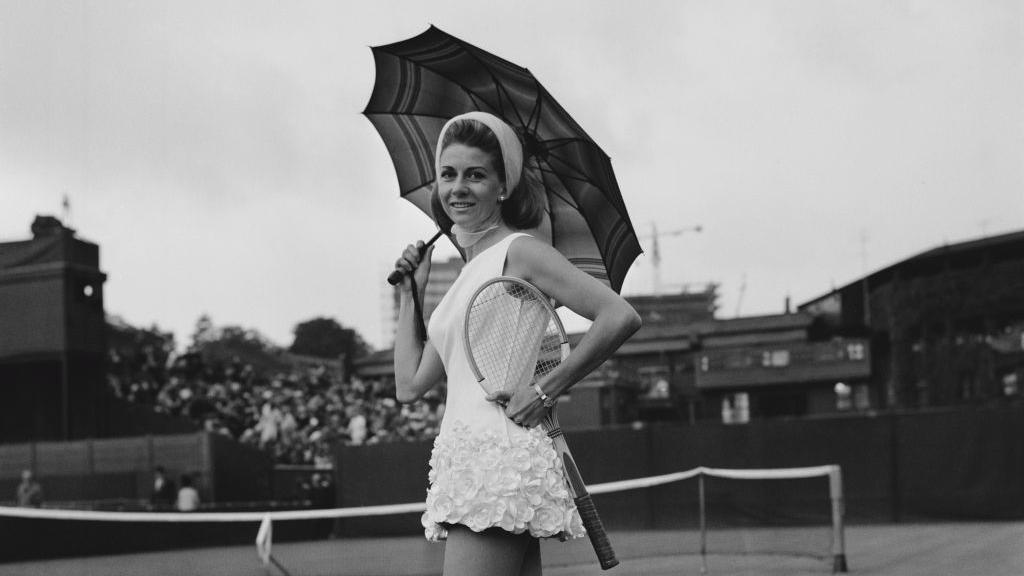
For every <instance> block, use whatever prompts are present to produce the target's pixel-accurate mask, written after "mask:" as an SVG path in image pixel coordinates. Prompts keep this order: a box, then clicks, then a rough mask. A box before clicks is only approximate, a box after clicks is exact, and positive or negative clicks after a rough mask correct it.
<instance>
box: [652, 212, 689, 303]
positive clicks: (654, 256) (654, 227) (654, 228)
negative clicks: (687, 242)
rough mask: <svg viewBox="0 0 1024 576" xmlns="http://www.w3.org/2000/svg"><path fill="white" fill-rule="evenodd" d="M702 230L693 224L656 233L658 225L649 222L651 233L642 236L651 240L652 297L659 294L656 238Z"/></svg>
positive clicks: (659, 251)
mask: <svg viewBox="0 0 1024 576" xmlns="http://www.w3.org/2000/svg"><path fill="white" fill-rule="evenodd" d="M703 229H704V227H703V226H701V225H700V224H694V225H690V226H684V227H682V228H676V229H675V230H668V231H665V232H658V225H657V223H655V222H654V221H653V220H652V221H651V233H650V234H648V235H644V236H642V237H643V238H650V239H651V264H652V265H653V266H652V267H653V269H654V295H655V296H657V295H659V294H661V249H660V248H659V247H658V238H660V237H670V236H680V235H682V234H686V233H688V232H695V233H699V232H701V231H702V230H703Z"/></svg>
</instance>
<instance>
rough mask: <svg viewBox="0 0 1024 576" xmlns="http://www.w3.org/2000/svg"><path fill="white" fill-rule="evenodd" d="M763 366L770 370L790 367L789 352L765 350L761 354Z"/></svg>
mask: <svg viewBox="0 0 1024 576" xmlns="http://www.w3.org/2000/svg"><path fill="white" fill-rule="evenodd" d="M761 365H762V366H764V367H768V368H781V367H783V366H789V350H765V351H764V352H763V353H762V354H761Z"/></svg>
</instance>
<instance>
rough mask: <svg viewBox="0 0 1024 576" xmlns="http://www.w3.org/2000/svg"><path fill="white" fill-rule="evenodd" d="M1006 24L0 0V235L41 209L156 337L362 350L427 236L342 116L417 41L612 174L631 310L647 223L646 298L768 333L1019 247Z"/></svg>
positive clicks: (785, 12)
mask: <svg viewBox="0 0 1024 576" xmlns="http://www.w3.org/2000/svg"><path fill="white" fill-rule="evenodd" d="M1022 6H1024V4H1022V3H1021V2H1019V1H1017V0H1007V1H980V2H979V1H970V0H961V1H949V0H921V1H895V0H892V1H884V2H883V1H872V0H856V1H854V0H847V1H832V0H813V1H766V0H742V1H728V0H726V1H721V0H716V1H700V2H687V1H679V0H663V1H659V2H646V1H645V2H633V1H629V2H627V1H617V2H609V1H606V2H595V1H592V0H588V1H578V2H561V1H560V2H552V1H550V0H539V1H517V2H500V3H498V2H494V3H485V2H480V1H477V2H466V1H449V2H436V1H435V2H429V3H427V2H395V1H391V2H383V1H372V2H371V1H366V2H359V3H355V2H280V1H251V0H246V1H238V2H224V1H206V0H204V1H182V0H173V1H167V2H157V1H141V2H140V1H132V2H128V1H109V0H108V1H88V0H86V1H75V2H71V1H69V2H52V1H33V2H24V1H18V0H0V241H10V240H23V239H27V238H28V237H29V236H30V233H29V226H30V224H31V221H32V218H33V217H34V216H35V215H36V214H54V215H58V216H59V215H61V198H62V197H63V196H64V195H65V194H66V195H67V196H68V198H69V199H70V204H71V222H70V224H71V225H72V227H74V228H75V229H76V230H77V231H78V234H79V236H81V237H82V238H85V239H87V240H90V241H92V242H96V243H98V244H99V245H100V247H101V261H102V262H101V264H102V268H103V270H104V271H105V272H106V273H107V274H108V279H107V283H106V288H105V297H106V308H107V311H108V312H110V313H113V314H117V315H120V316H122V317H124V318H125V319H126V320H128V321H129V322H131V323H133V324H136V325H149V324H152V323H156V324H157V325H158V326H160V327H161V328H163V329H164V330H170V331H173V332H174V333H175V334H176V336H177V339H178V343H179V345H186V344H187V343H188V338H189V335H190V334H191V331H192V327H193V326H194V324H195V321H196V319H197V318H198V316H199V315H200V314H202V313H208V314H210V315H211V316H212V318H213V321H214V322H215V323H216V324H218V325H226V324H238V325H242V326H245V327H251V328H255V329H257V330H259V331H260V332H262V333H263V334H264V335H266V336H267V337H268V338H270V339H271V340H272V341H274V342H276V343H278V344H281V345H288V344H290V343H291V338H292V333H291V330H292V328H293V327H294V326H295V324H296V323H298V322H300V321H303V320H307V319H310V318H313V317H316V316H330V317H334V318H336V319H338V320H339V321H340V322H341V323H342V324H345V325H347V326H352V327H355V328H357V329H358V330H359V331H360V333H362V335H363V336H364V338H366V339H367V340H368V341H370V342H371V343H372V344H374V345H380V344H381V343H382V342H383V335H382V317H383V309H384V306H385V300H384V296H385V295H386V293H387V292H386V284H385V283H384V280H383V278H384V277H385V276H386V275H387V271H388V269H389V266H390V264H391V263H393V262H394V260H395V258H396V257H397V255H398V253H399V252H400V251H401V249H402V247H404V246H405V244H406V243H408V242H410V241H413V240H415V239H417V238H425V237H427V236H429V235H430V233H431V232H432V226H431V224H430V222H429V221H428V220H427V219H426V218H425V217H424V216H423V215H422V214H420V213H419V212H418V211H417V210H415V209H414V208H412V206H411V205H408V204H407V203H406V202H405V201H403V200H400V199H399V197H398V192H397V182H396V179H395V175H394V170H393V167H392V165H391V160H390V158H389V156H388V154H387V151H386V149H385V147H384V144H383V142H382V141H381V140H380V138H379V136H378V135H377V133H376V131H375V130H374V129H373V127H372V126H371V125H370V123H369V122H368V121H367V120H366V119H365V118H364V117H362V116H361V114H360V112H361V111H362V109H363V107H364V106H365V104H366V102H367V99H368V97H369V95H370V92H371V87H372V85H373V81H374V68H373V58H372V55H371V52H370V49H369V47H370V46H374V45H379V44H387V43H391V42H395V41H398V40H401V39H405V38H408V37H411V36H414V35H416V34H419V33H420V32H422V31H424V30H425V29H426V28H427V27H428V26H429V25H430V24H434V25H436V26H438V27H439V28H441V29H442V30H445V31H446V32H449V33H451V34H454V35H456V36H458V37H460V38H462V39H464V40H466V41H468V42H470V43H473V44H476V45H477V46H480V47H481V48H484V49H485V50H488V51H490V52H493V53H495V54H498V55H499V56H502V57H504V58H506V59H508V60H511V61H513V62H516V63H518V64H520V65H522V66H525V67H528V68H529V69H530V70H531V71H532V72H533V73H534V74H535V75H536V76H537V77H538V78H539V79H540V81H541V82H542V83H543V84H544V85H545V87H546V88H547V89H548V90H549V91H550V92H551V93H552V94H553V95H554V96H555V97H556V98H557V99H558V100H559V102H560V103H561V104H562V105H563V106H564V107H565V108H566V109H567V110H569V111H570V112H571V113H572V114H573V115H574V116H575V117H576V118H577V120H578V121H579V122H580V124H582V125H583V126H584V128H585V129H586V130H587V132H588V133H589V134H590V135H591V136H592V137H593V138H594V139H595V140H596V141H597V142H598V143H599V144H600V145H601V146H602V147H603V148H604V150H605V151H606V152H607V153H608V154H609V155H610V156H611V158H612V162H613V165H614V168H615V171H616V175H617V177H618V180H619V184H620V187H621V189H622V192H623V196H624V198H625V202H626V206H627V208H628V209H629V211H630V215H631V217H632V219H633V223H634V225H635V226H636V228H637V232H638V233H640V234H641V236H642V238H641V244H642V245H643V246H644V247H645V249H647V250H648V252H647V254H644V255H642V256H640V258H639V259H638V261H637V264H636V265H635V266H634V268H633V270H632V271H631V272H630V275H629V277H628V278H627V281H626V286H625V288H624V292H626V293H645V292H650V291H651V290H652V289H653V286H654V278H655V274H654V271H653V270H652V266H651V262H650V260H651V258H650V239H649V238H644V237H643V236H644V235H646V234H649V232H650V230H651V228H652V225H653V226H657V228H658V229H659V230H660V231H662V232H668V231H672V230H675V229H681V228H685V227H689V226H694V225H700V226H702V227H703V232H701V233H699V234H697V233H685V234H682V235H679V236H665V237H662V238H661V241H660V247H661V254H662V269H661V284H662V286H663V288H664V289H665V290H676V291H678V290H679V289H680V288H681V287H682V286H683V285H684V284H692V285H699V284H702V283H705V282H717V283H720V285H721V288H720V293H721V298H720V301H719V304H720V310H719V316H721V317H732V316H734V315H736V314H737V312H738V313H740V314H741V315H751V314H764V313H778V312H781V311H782V309H783V303H784V300H785V298H786V296H787V295H789V296H791V297H792V299H793V302H794V304H799V303H802V302H804V301H806V300H808V299H811V298H814V297H816V296H819V295H821V294H823V293H825V292H828V291H829V290H830V289H831V288H832V287H834V286H841V285H843V284H845V283H847V282H850V281H852V280H854V279H856V278H857V277H859V276H861V275H862V274H863V273H864V272H866V271H867V272H870V271H872V270H875V269H878V268H881V267H884V266H887V265H889V264H892V263H894V262H896V261H898V260H901V259H903V258H906V257H909V256H912V255H914V254H916V253H918V252H921V251H923V250H926V249H930V248H933V247H935V246H938V245H941V244H943V243H946V242H956V241H960V240H965V239H971V238H976V237H979V236H983V235H991V234H996V233H1001V232H1008V231H1014V230H1021V229H1024V106H1022V104H1021V103H1022V102H1024V11H1022ZM454 253H455V252H454V250H453V249H452V248H450V246H445V247H444V248H443V249H442V250H439V251H437V252H436V257H439V258H444V257H447V256H450V255H453V254H454ZM744 286H745V288H744Z"/></svg>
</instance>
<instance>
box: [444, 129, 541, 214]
mask: <svg viewBox="0 0 1024 576" xmlns="http://www.w3.org/2000/svg"><path fill="white" fill-rule="evenodd" d="M459 120H476V121H477V122H480V123H481V124H483V125H484V126H487V127H488V128H490V129H491V132H493V133H494V136H495V137H497V139H498V145H499V146H501V158H502V160H503V161H504V163H505V193H506V194H509V195H511V194H512V191H513V190H515V189H516V186H517V185H519V175H520V174H522V172H523V145H522V144H520V143H519V138H518V137H517V136H516V133H515V132H514V131H513V130H512V128H511V127H509V125H508V124H506V123H505V121H504V120H502V119H501V118H498V117H497V116H495V115H493V114H488V113H487V112H467V113H465V114H459V115H458V116H456V117H454V118H452V119H451V120H449V121H448V122H446V123H445V125H444V128H442V129H441V135H440V136H438V137H437V149H436V150H435V153H434V177H435V178H437V177H438V176H439V175H440V174H441V147H442V146H443V145H444V135H445V134H446V133H447V132H448V128H449V127H450V126H451V125H452V123H453V122H457V121H459Z"/></svg>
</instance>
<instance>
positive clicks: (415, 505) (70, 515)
mask: <svg viewBox="0 0 1024 576" xmlns="http://www.w3.org/2000/svg"><path fill="white" fill-rule="evenodd" d="M839 470H840V469H839V466H838V465H835V464H828V465H823V466H806V467H799V468H744V469H736V468H709V467H706V466H699V467H697V468H692V469H690V470H684V471H682V472H673V473H670V474H662V475H659V476H647V477H644V478H633V479H630V480H618V481H614V482H604V483H601V484H593V485H590V486H588V490H589V491H590V493H591V494H608V493H612V492H622V491H625V490H637V489H641V488H650V487H652V486H661V485H663V484H670V483H672V482H680V481H682V480H688V479H690V478H694V477H697V476H700V475H704V476H709V477H713V478H729V479H736V480H790V479H798V478H814V477H818V476H833V475H836V474H838V473H839ZM424 510H426V504H425V503H424V502H411V503H407V504H386V505H379V506H355V507H349V508H328V509H316V510H279V511H274V512H110V511H102V510H67V509H57V508H16V507H11V506H0V516H8V517H19V518H51V519H56V520H97V521H114V522H246V521H252V522H261V521H263V520H264V519H265V518H268V517H269V518H270V519H271V520H272V521H278V520H316V519H323V518H353V517H361V516H387V515H391V514H410V513H416V512H423V511H424Z"/></svg>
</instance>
